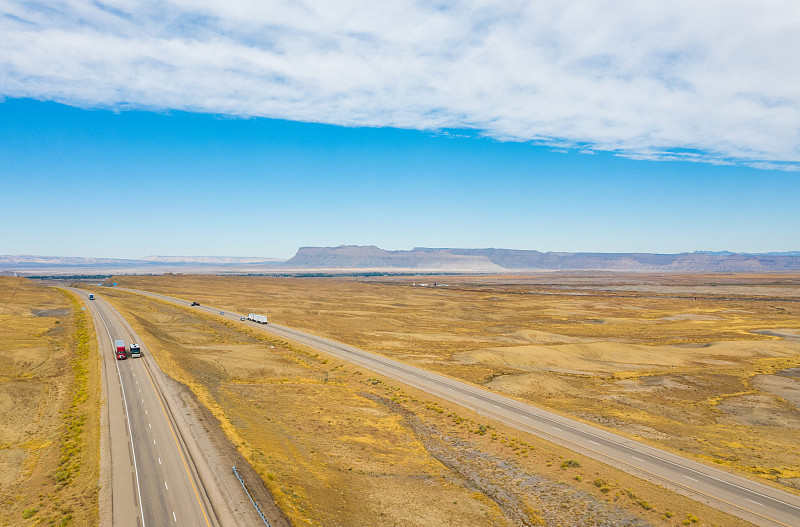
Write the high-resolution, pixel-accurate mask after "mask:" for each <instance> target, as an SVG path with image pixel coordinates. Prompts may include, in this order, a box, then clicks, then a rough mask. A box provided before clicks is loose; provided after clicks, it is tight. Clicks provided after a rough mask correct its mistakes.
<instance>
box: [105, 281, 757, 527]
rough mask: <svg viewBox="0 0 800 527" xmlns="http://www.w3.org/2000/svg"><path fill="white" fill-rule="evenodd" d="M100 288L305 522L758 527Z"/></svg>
mask: <svg viewBox="0 0 800 527" xmlns="http://www.w3.org/2000/svg"><path fill="white" fill-rule="evenodd" d="M97 291H99V292H100V293H101V294H103V295H104V296H105V297H106V298H108V299H109V300H110V301H111V302H112V303H113V304H114V305H115V306H116V307H117V308H118V309H120V311H121V312H122V313H123V315H124V316H125V317H126V318H127V319H128V320H129V321H130V322H131V323H132V325H133V326H134V329H135V330H136V331H137V332H138V333H139V335H140V337H141V338H142V340H143V342H144V343H145V344H146V345H147V346H148V349H150V350H151V352H152V354H153V357H154V358H155V359H156V360H157V361H158V363H159V365H160V366H161V368H162V369H164V370H165V371H166V372H167V373H168V374H170V375H171V376H173V377H175V378H176V379H178V380H180V381H181V382H184V383H185V384H187V385H188V386H189V387H190V388H191V389H192V390H193V391H194V392H195V393H196V394H197V395H198V397H199V399H200V400H201V401H202V402H203V403H204V404H205V405H206V406H207V407H208V408H209V409H211V410H212V412H213V413H214V414H215V416H216V417H217V418H218V419H219V421H220V422H221V423H222V426H223V429H224V430H225V432H226V434H227V435H228V437H229V438H230V440H231V441H232V442H233V443H234V444H235V445H236V446H237V448H238V449H239V450H240V451H241V452H242V453H243V454H244V456H245V457H246V458H247V459H248V460H249V461H250V462H251V463H252V464H253V466H254V467H255V468H256V470H257V471H258V472H259V474H261V476H262V478H263V479H264V481H265V483H266V484H267V486H268V487H269V488H270V490H271V491H272V493H273V495H274V496H275V498H276V501H277V502H278V504H279V506H280V507H281V508H282V510H283V511H284V512H285V513H286V514H287V515H288V516H289V518H290V519H291V520H292V522H293V523H294V524H297V525H348V526H349V525H505V524H522V525H538V524H543V525H575V526H580V525H595V524H597V523H598V522H599V523H605V524H614V525H628V524H631V522H634V521H636V520H637V518H643V519H646V520H647V521H648V522H649V523H650V524H654V525H674V524H675V523H676V520H677V521H678V522H679V521H681V520H683V519H685V518H686V517H687V516H688V515H690V514H691V515H695V516H698V517H700V518H701V519H702V523H701V524H704V525H714V524H716V525H730V526H738V525H747V524H746V523H745V522H741V521H739V520H736V519H734V518H731V517H729V516H727V515H725V514H722V513H720V512H718V511H715V510H713V509H711V508H708V507H705V506H702V505H699V504H697V503H696V502H693V501H691V500H689V499H686V498H683V497H681V496H678V495H675V494H673V493H671V492H667V491H665V490H664V489H663V488H661V487H658V486H656V485H651V484H649V483H646V482H643V481H641V480H638V479H637V478H634V477H632V476H629V475H627V474H625V473H623V472H621V471H618V470H614V469H612V468H610V467H608V466H606V465H604V464H602V463H598V462H596V461H594V460H591V459H588V458H584V457H583V456H579V455H576V454H574V453H571V452H569V451H568V450H566V449H563V448H560V447H556V446H554V445H552V444H550V443H547V442H546V441H543V440H540V439H538V438H535V437H532V436H529V435H527V434H523V433H520V432H518V431H516V430H512V429H508V428H506V427H503V426H501V425H499V424H497V423H493V422H491V421H489V420H487V419H485V418H482V417H479V416H477V415H475V414H472V413H471V412H468V411H466V410H463V409H461V408H459V407H457V406H454V405H450V404H448V403H444V402H442V401H436V400H434V399H433V398H431V397H430V396H428V395H426V394H424V393H421V392H418V391H415V390H413V389H410V388H403V387H402V386H401V385H399V384H397V383H393V382H391V381H388V380H386V379H381V378H380V377H379V376H376V375H374V374H371V373H370V372H368V371H364V370H360V369H359V368H356V367H353V366H350V365H346V364H343V363H341V362H339V361H337V360H335V359H332V358H325V357H323V356H321V355H318V354H317V353H316V352H313V351H307V350H303V349H302V348H301V347H299V346H296V345H292V344H290V343H286V342H282V341H275V340H271V339H269V338H267V337H265V336H264V335H263V334H262V333H260V332H256V331H254V330H252V329H249V328H246V327H244V326H242V325H240V324H238V323H235V322H230V321H226V320H222V319H220V318H217V317H213V316H209V315H206V314H204V313H201V312H197V311H195V310H192V309H189V308H184V307H177V306H174V305H169V304H166V303H163V302H160V301H157V300H153V299H150V298H146V297H142V296H139V295H132V294H128V293H124V292H122V291H118V290H114V289H101V290H97ZM570 460H574V461H575V462H576V463H574V464H571V463H569V461H570ZM564 463H567V465H566V466H565V467H562V464H564ZM597 479H602V480H603V481H604V483H603V485H601V486H597V485H595V484H594V481H595V480H597ZM640 502H644V503H645V504H646V505H647V507H649V508H645V507H644V506H643V505H642V504H641V503H640ZM667 512H670V516H669V517H668V518H667V517H665V515H666V513H667Z"/></svg>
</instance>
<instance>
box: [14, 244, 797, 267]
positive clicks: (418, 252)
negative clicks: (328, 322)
mask: <svg viewBox="0 0 800 527" xmlns="http://www.w3.org/2000/svg"><path fill="white" fill-rule="evenodd" d="M359 269H368V270H403V271H420V272H422V271H435V272H463V273H470V272H475V273H493V272H494V273H497V272H505V271H525V270H604V271H651V272H670V271H672V272H769V271H800V251H792V252H786V253H763V254H748V253H732V252H728V251H719V252H710V251H695V252H692V253H678V254H653V253H561V252H540V251H526V250H517V249H455V248H429V247H415V248H414V249H412V250H410V251H387V250H384V249H381V248H379V247H375V246H374V245H367V246H359V245H340V246H339V247H301V248H300V249H299V250H298V251H297V254H295V255H294V256H293V257H292V258H290V259H289V260H286V261H283V260H279V259H276V258H263V257H233V256H146V257H144V258H141V259H137V260H127V259H120V258H81V257H60V256H31V255H16V256H13V255H5V256H3V255H0V273H2V274H9V273H12V274H13V273H18V272H21V273H24V274H37V273H60V274H65V273H104V272H105V273H123V272H129V273H154V274H159V273H166V272H181V273H211V274H230V273H280V272H291V271H294V270H315V271H318V270H320V271H321V270H332V271H336V270H359Z"/></svg>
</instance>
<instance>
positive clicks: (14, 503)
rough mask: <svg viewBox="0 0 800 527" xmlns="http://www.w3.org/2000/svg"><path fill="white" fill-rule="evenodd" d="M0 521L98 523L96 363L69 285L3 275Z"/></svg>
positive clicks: (93, 345) (0, 296)
mask: <svg viewBox="0 0 800 527" xmlns="http://www.w3.org/2000/svg"><path fill="white" fill-rule="evenodd" d="M0 305H3V306H5V309H4V310H3V313H2V314H0V331H2V334H3V338H2V339H0V372H2V377H0V494H1V495H2V496H3V498H2V501H0V525H34V524H45V525H64V526H66V525H96V524H97V522H98V504H97V497H98V487H97V482H98V476H99V462H100V447H99V435H100V434H99V432H100V396H99V391H100V363H99V358H98V356H97V347H96V343H95V342H94V340H93V338H92V336H93V335H94V331H93V328H92V326H91V320H89V319H88V317H86V315H85V314H84V313H83V312H82V311H81V305H80V303H79V302H78V300H77V299H76V298H75V297H73V296H72V295H71V294H69V293H66V292H64V291H57V290H54V289H50V288H47V287H43V286H40V285H37V284H34V283H31V282H29V281H27V280H23V279H13V278H0Z"/></svg>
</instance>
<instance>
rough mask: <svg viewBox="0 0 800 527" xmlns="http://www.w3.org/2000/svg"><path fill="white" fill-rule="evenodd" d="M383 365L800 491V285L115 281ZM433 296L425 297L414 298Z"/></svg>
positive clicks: (598, 278) (730, 278)
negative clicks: (799, 415) (267, 324)
mask: <svg viewBox="0 0 800 527" xmlns="http://www.w3.org/2000/svg"><path fill="white" fill-rule="evenodd" d="M116 280H118V281H119V282H120V283H121V284H122V283H124V284H126V285H128V286H130V287H134V288H141V289H146V290H153V291H157V292H162V293H166V294H171V295H173V296H178V297H182V298H187V299H193V300H198V301H200V302H202V303H208V304H212V305H216V306H220V307H221V308H227V309H231V310H236V311H239V312H257V313H264V314H268V315H269V316H270V317H271V318H272V319H273V320H275V321H276V322H277V323H280V324H285V325H288V326H292V327H296V328H298V329H302V330H305V331H309V332H312V333H316V334H319V335H323V336H326V337H329V338H333V339H335V340H338V341H342V342H346V343H350V344H353V345H355V346H358V347H360V348H362V349H367V350H369V351H373V352H376V353H381V354H385V355H387V356H389V357H393V358H397V359H400V360H403V361H406V362H409V363H412V364H416V365H419V366H421V367H424V368H429V369H431V370H433V371H437V372H439V373H443V374H446V375H451V376H454V377H457V378H461V379H464V380H466V381H469V382H473V383H476V384H480V385H484V386H486V387H488V388H490V389H495V390H498V391H501V392H504V393H507V394H511V395H513V396H516V397H519V398H521V399H523V400H526V401H529V402H532V403H534V404H538V405H542V406H545V407H549V408H551V409H553V410H555V411H559V412H563V413H565V414H568V415H573V416H576V417H579V418H581V419H584V420H587V421H589V422H592V423H596V424H599V425H602V426H608V427H610V428H613V429H615V430H617V431H620V432H622V433H628V434H631V435H633V436H636V437H639V438H642V439H644V440H647V441H650V442H652V443H653V444H654V445H655V446H659V447H661V448H665V449H667V450H671V451H673V452H677V453H681V454H683V455H687V456H689V457H692V458H695V459H699V460H702V461H706V462H708V463H713V464H715V465H719V466H723V467H728V468H729V469H731V470H735V471H738V472H740V473H743V474H745V475H750V476H753V477H757V478H759V479H762V480H765V481H767V482H770V483H773V484H779V485H784V482H785V481H788V480H790V479H792V478H796V477H800V452H798V451H797V449H796V448H794V446H795V445H796V444H800V433H799V432H798V430H797V427H796V416H795V415H794V414H793V413H792V412H793V411H794V410H791V411H787V408H795V407H794V406H792V405H790V403H789V402H788V399H786V398H784V397H785V396H788V394H791V393H792V392H791V391H787V390H783V391H781V392H780V393H779V394H778V393H773V392H771V391H770V390H769V389H767V387H766V386H765V385H764V384H762V383H759V382H754V377H756V376H759V375H773V374H776V373H777V372H778V371H782V370H786V369H790V368H793V367H800V341H798V340H797V335H800V327H798V320H800V303H799V302H797V297H798V296H800V274H798V273H794V274H792V273H788V274H731V275H711V274H706V275H666V274H660V275H659V274H656V275H647V274H628V275H622V274H613V273H583V274H581V273H550V274H543V275H539V276H522V275H506V276H479V277H463V276H447V277H435V280H436V282H437V284H436V287H433V280H429V279H428V278H425V279H424V280H421V279H420V278H419V277H397V278H387V277H371V278H365V279H348V280H345V279H297V278H258V277H227V278H222V277H191V276H182V277H179V276H171V277H120V278H117V279H116ZM420 282H422V283H427V284H428V285H427V286H425V287H420V286H419V285H414V284H418V283H420Z"/></svg>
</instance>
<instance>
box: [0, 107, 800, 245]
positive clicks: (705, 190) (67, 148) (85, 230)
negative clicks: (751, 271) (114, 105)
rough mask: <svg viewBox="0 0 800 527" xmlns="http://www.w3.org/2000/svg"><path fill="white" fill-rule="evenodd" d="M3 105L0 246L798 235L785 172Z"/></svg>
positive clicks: (772, 239) (411, 134) (414, 136)
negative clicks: (0, 227) (2, 195)
mask: <svg viewBox="0 0 800 527" xmlns="http://www.w3.org/2000/svg"><path fill="white" fill-rule="evenodd" d="M0 123H2V128H0V160H2V167H1V168H0V176H2V177H1V179H2V181H3V184H2V185H3V194H4V196H6V198H5V199H4V202H5V205H4V207H2V209H0V225H2V230H0V246H1V247H2V251H0V252H2V253H4V254H47V255H64V256H101V257H127V258H135V257H141V256H147V255H230V256H268V257H279V258H280V257H290V256H291V255H292V254H294V251H295V250H296V249H297V247H299V246H305V245H322V246H328V245H339V244H364V245H366V244H374V245H378V246H379V247H382V248H385V249H410V248H411V247H414V246H429V247H504V248H518V249H538V250H543V251H547V250H549V251H644V252H680V251H691V250H696V249H702V250H722V249H727V250H735V251H751V252H756V251H783V250H797V249H798V234H797V232H798V225H800V213H798V207H797V196H800V177H798V174H797V173H795V172H787V171H776V170H760V169H754V168H750V167H743V166H735V165H734V166H716V165H710V164H703V163H693V162H685V161H645V160H632V159H627V158H623V157H618V156H614V155H612V154H609V153H595V154H581V153H578V152H577V151H569V152H567V153H564V152H561V151H554V150H553V149H552V148H550V147H545V146H535V145H531V144H525V143H518V142H500V141H497V140H494V139H491V138H484V137H479V136H477V135H476V134H474V133H469V132H466V133H455V132H454V131H450V134H448V135H445V134H442V133H431V132H420V131H414V130H398V129H392V128H350V127H341V126H332V125H323V124H309V123H297V122H290V121H283V120H274V119H263V118H252V119H238V118H228V117H220V116H215V115H208V114H196V113H186V112H171V113H155V112H148V111H123V112H112V111H108V110H84V109H78V108H72V107H69V106H65V105H61V104H57V103H52V102H39V101H33V100H18V99H13V100H6V101H5V102H4V103H2V104H0Z"/></svg>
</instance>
